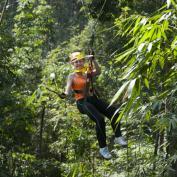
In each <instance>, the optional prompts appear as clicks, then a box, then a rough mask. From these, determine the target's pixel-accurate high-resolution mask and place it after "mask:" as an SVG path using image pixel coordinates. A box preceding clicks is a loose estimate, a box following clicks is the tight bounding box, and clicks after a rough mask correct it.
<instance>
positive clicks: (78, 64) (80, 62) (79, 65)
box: [72, 59, 84, 69]
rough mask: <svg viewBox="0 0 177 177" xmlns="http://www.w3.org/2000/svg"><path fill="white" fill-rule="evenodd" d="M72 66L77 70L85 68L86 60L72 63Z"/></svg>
mask: <svg viewBox="0 0 177 177" xmlns="http://www.w3.org/2000/svg"><path fill="white" fill-rule="evenodd" d="M72 65H73V66H74V68H75V69H81V68H83V66H84V59H81V60H76V61H74V62H72Z"/></svg>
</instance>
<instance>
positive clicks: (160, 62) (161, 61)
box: [159, 57, 165, 69]
mask: <svg viewBox="0 0 177 177" xmlns="http://www.w3.org/2000/svg"><path fill="white" fill-rule="evenodd" d="M164 61H165V59H164V58H163V57H159V64H160V67H161V68H162V69H163V67H164Z"/></svg>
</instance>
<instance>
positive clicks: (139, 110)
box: [0, 0, 177, 177]
mask: <svg viewBox="0 0 177 177" xmlns="http://www.w3.org/2000/svg"><path fill="white" fill-rule="evenodd" d="M176 19H177V1H176V0H155V1H154V0H133V1H128V0H115V1H109V0H76V1H75V0H59V1H57V0H53V1H51V0H18V1H16V0H0V75H1V77H0V177H32V176H33V177H54V176H55V177H61V176H62V177H63V176H65V177H70V176H72V177H79V176H82V177H87V176H90V177H103V176H105V177H107V176H110V177H111V176H112V177H113V176H116V177H138V176H140V177H142V176H145V177H147V176H148V177H176V176H177V155H176V154H177V20H176ZM90 48H92V49H94V51H95V58H96V60H97V61H98V62H99V63H100V65H101V69H102V73H101V75H100V76H99V77H98V78H97V79H96V80H95V83H94V84H95V87H96V88H97V89H98V90H99V93H100V97H101V98H103V99H106V100H107V101H109V102H110V104H115V105H118V109H119V111H120V114H119V117H118V118H117V121H121V122H122V131H123V134H124V135H125V137H126V139H127V140H128V147H127V148H122V147H120V146H116V145H114V144H113V136H112V135H113V132H112V130H111V128H110V122H109V121H107V126H106V128H107V142H108V146H109V149H110V150H111V153H112V154H113V159H112V160H109V161H106V160H103V159H101V158H100V156H99V153H98V144H97V141H96V135H95V128H94V124H93V123H92V122H91V121H90V120H89V119H88V117H87V116H85V115H81V114H79V112H78V110H77V108H76V105H75V102H74V100H73V98H72V96H71V97H69V98H67V99H66V100H61V99H60V97H58V95H57V94H59V93H61V92H63V90H64V88H65V84H66V79H67V76H68V74H69V73H70V72H72V68H71V66H70V65H69V62H68V61H69V58H68V55H69V54H70V53H71V52H73V51H76V50H83V51H85V53H87V52H88V50H89V49H90Z"/></svg>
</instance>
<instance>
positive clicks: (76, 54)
mask: <svg viewBox="0 0 177 177" xmlns="http://www.w3.org/2000/svg"><path fill="white" fill-rule="evenodd" d="M84 58H85V55H84V54H83V53H82V52H73V53H72V54H71V55H70V62H71V63H72V62H74V61H76V60H82V59H84Z"/></svg>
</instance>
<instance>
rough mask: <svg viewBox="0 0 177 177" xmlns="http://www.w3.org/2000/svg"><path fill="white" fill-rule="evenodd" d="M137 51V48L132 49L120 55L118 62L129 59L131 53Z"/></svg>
mask: <svg viewBox="0 0 177 177" xmlns="http://www.w3.org/2000/svg"><path fill="white" fill-rule="evenodd" d="M134 51H135V48H130V49H128V50H126V51H124V52H122V53H120V54H119V56H118V57H117V58H116V62H119V61H121V60H122V59H124V58H126V57H128V56H129V55H130V54H131V53H133V52H134Z"/></svg>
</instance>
